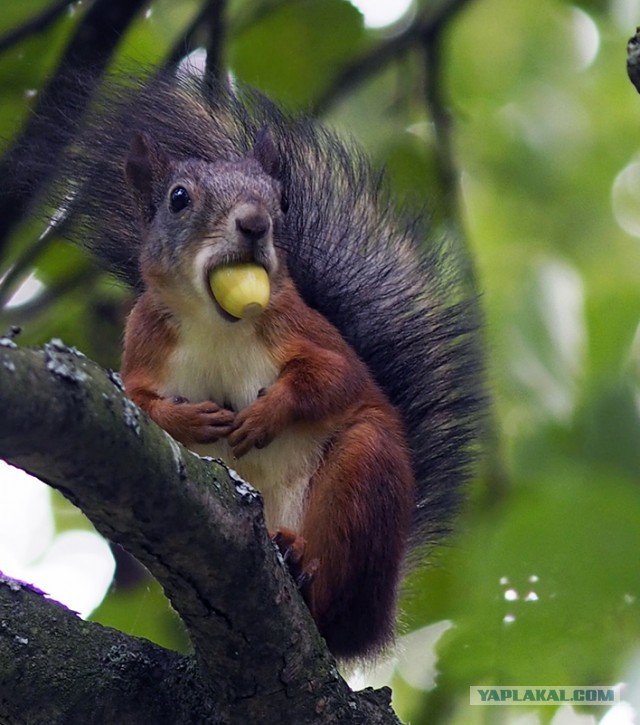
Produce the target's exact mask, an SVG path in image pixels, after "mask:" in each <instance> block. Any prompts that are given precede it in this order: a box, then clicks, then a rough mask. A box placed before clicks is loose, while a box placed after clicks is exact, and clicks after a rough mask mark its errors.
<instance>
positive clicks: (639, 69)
mask: <svg viewBox="0 0 640 725" xmlns="http://www.w3.org/2000/svg"><path fill="white" fill-rule="evenodd" d="M627 74H628V75H629V80H630V81H631V82H632V83H633V85H634V86H635V89H636V91H638V93H640V28H636V34H635V35H634V36H633V37H632V38H629V42H628V43H627Z"/></svg>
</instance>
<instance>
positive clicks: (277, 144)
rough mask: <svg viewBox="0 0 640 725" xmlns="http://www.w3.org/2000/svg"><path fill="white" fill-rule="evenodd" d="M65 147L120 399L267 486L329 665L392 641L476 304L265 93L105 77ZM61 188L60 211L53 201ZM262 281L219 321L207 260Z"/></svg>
mask: <svg viewBox="0 0 640 725" xmlns="http://www.w3.org/2000/svg"><path fill="white" fill-rule="evenodd" d="M107 88H108V90H107V91H106V93H105V96H104V97H103V98H102V100H101V101H98V102H96V104H95V109H94V112H93V113H92V114H90V115H89V117H88V118H87V119H85V127H84V130H83V131H82V132H80V130H79V129H73V130H71V131H67V132H68V133H69V134H70V138H72V139H73V143H72V144H70V151H69V154H68V158H67V160H66V162H65V163H66V165H65V168H64V171H65V173H64V174H63V176H64V177H65V178H67V179H72V180H73V183H72V192H71V194H70V193H69V188H68V186H67V187H65V189H64V190H63V192H62V193H63V194H64V196H65V199H66V205H67V206H68V207H69V208H70V209H71V210H72V211H73V212H74V213H75V218H76V227H75V234H76V235H77V236H80V237H82V238H83V239H84V240H85V244H86V245H87V246H89V247H90V248H91V250H92V251H93V252H94V253H95V254H96V255H97V256H98V257H99V258H101V259H102V260H103V262H104V263H105V264H106V266H107V267H108V268H109V269H110V270H112V271H114V272H115V273H116V274H118V275H119V276H120V277H122V278H123V279H125V280H126V281H127V282H128V283H129V284H131V285H132V286H133V287H134V289H135V290H136V291H137V292H138V295H139V296H138V298H137V301H136V302H135V305H134V307H133V309H132V311H131V313H130V315H129V318H128V321H127V324H126V331H125V338H124V351H123V361H122V371H121V373H122V378H123V382H124V384H125V389H126V392H127V394H128V395H129V396H130V397H131V398H132V400H133V401H134V402H135V403H136V404H137V405H138V406H139V407H140V408H142V409H143V410H144V411H146V412H147V413H148V414H149V416H150V417H151V418H152V419H153V420H154V421H155V422H156V423H158V424H159V425H160V426H161V427H163V428H164V429H165V430H166V431H167V432H169V433H170V434H171V435H172V436H173V437H174V438H176V439H177V440H178V441H180V442H182V443H183V444H185V445H186V446H187V447H189V448H191V449H192V450H194V451H195V452H197V453H201V454H204V455H213V456H216V457H220V458H222V459H223V460H224V461H225V462H226V463H227V464H228V465H229V466H230V467H232V468H234V469H235V470H236V471H238V473H239V474H240V475H241V476H242V477H244V478H246V480H247V481H249V483H251V484H253V485H254V486H255V487H256V488H257V489H258V490H259V491H260V492H261V494H262V497H263V501H264V511H265V520H266V524H267V527H268V529H269V532H270V535H271V536H272V537H273V539H274V542H275V543H276V544H277V546H278V547H279V548H280V550H281V551H282V552H284V553H285V558H286V559H287V560H288V564H289V565H290V568H291V570H292V573H294V575H295V576H296V578H297V581H298V584H299V587H300V590H301V592H302V594H303V596H304V598H305V600H306V602H307V604H308V605H309V608H310V611H311V613H312V615H313V617H314V619H315V621H316V623H317V626H318V629H319V631H320V633H321V634H322V635H323V637H324V638H325V639H326V641H327V644H328V646H329V648H330V650H331V651H332V652H333V653H334V655H336V656H337V657H339V658H342V659H352V658H363V657H365V658H366V657H371V656H375V655H376V654H378V653H379V652H381V651H383V650H384V649H385V648H386V647H387V646H388V645H389V644H390V643H391V642H392V640H393V636H394V629H395V620H396V602H397V595H398V587H399V583H400V580H401V577H402V575H403V573H404V572H405V571H406V569H407V562H409V561H410V560H411V559H412V555H413V554H415V552H423V551H425V550H427V551H428V550H429V549H430V547H432V546H433V545H434V544H435V543H436V542H437V541H439V540H440V538H441V536H442V535H443V534H444V533H445V532H447V531H448V530H449V528H450V524H451V519H452V516H453V514H454V513H455V511H456V510H457V507H458V503H459V501H460V498H461V490H462V488H463V485H464V483H465V481H466V479H467V478H468V476H469V470H470V463H471V461H472V460H473V457H474V453H473V449H474V446H475V444H476V442H477V437H478V431H479V419H480V417H481V416H480V415H479V411H480V410H481V407H482V402H483V395H482V390H481V383H480V375H479V371H480V367H481V366H480V363H479V359H480V354H479V345H478V336H479V333H478V327H479V326H478V321H477V315H476V313H475V300H473V299H471V300H470V299H467V298H466V297H465V296H464V295H461V294H459V293H458V287H457V286H456V280H455V270H454V269H453V268H454V260H452V258H451V257H452V252H450V250H448V249H447V248H446V247H445V246H444V245H443V244H439V243H431V244H430V245H429V246H424V245H423V236H424V237H428V233H427V232H425V231H424V230H423V229H422V228H421V226H420V224H419V223H418V222H416V221H411V220H409V221H407V220H405V219H403V217H402V215H400V214H398V213H396V212H395V211H394V210H393V206H392V204H391V201H390V199H389V196H388V195H387V194H386V192H385V187H384V182H383V178H382V176H381V175H378V174H377V173H376V172H374V171H373V170H372V169H371V166H370V164H369V162H368V161H367V159H366V157H365V155H364V153H363V152H362V151H360V150H359V148H358V147H356V146H355V144H353V143H347V142H344V141H342V140H341V139H340V138H339V137H338V136H337V135H336V134H335V133H334V132H331V131H329V130H328V129H326V128H325V127H324V126H322V125H320V124H319V123H317V122H315V121H313V120H310V119H307V118H299V117H296V116H292V115H288V114H286V113H284V112H283V111H281V110H280V109H279V108H277V107H276V106H275V105H274V104H272V103H271V102H270V101H268V100H267V99H266V98H264V97H263V96H261V95H259V94H257V93H255V92H251V91H245V92H244V95H243V96H242V97H241V95H242V94H241V92H239V91H234V92H231V91H229V90H226V89H222V88H221V89H219V91H218V93H217V94H215V96H214V97H213V99H212V98H211V97H210V94H208V93H207V94H206V95H205V91H204V89H203V86H202V84H201V83H200V81H199V80H198V79H194V78H191V79H189V78H181V79H180V78H178V79H176V78H174V77H167V76H164V75H159V76H158V75H157V76H154V77H147V78H143V79H139V80H137V81H132V80H131V79H129V80H128V81H127V83H124V84H118V83H112V84H110V85H108V86H107ZM70 197H71V201H69V199H70ZM230 262H234V263H252V264H255V265H258V266H259V267H261V268H263V269H264V270H265V271H266V274H267V276H268V280H269V287H270V294H269V298H268V302H267V303H266V306H265V308H264V310H263V311H262V312H261V314H258V315H257V316H252V317H250V318H247V319H239V318H237V317H234V316H233V315H230V314H229V313H228V312H227V311H226V310H225V309H223V308H222V307H221V306H220V304H219V303H218V301H217V299H216V297H215V295H213V294H212V292H211V285H210V282H209V275H210V273H211V272H212V271H213V270H215V269H217V268H218V267H219V266H220V265H224V264H228V263H230Z"/></svg>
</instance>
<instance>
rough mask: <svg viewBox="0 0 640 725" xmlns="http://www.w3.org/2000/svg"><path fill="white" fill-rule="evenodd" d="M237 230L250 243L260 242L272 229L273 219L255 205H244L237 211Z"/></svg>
mask: <svg viewBox="0 0 640 725" xmlns="http://www.w3.org/2000/svg"><path fill="white" fill-rule="evenodd" d="M236 229H237V230H238V231H239V232H240V233H241V234H242V235H243V236H244V237H245V238H246V239H248V240H249V241H250V242H254V243H255V242H258V241H260V240H261V239H262V238H263V237H265V236H266V235H267V233H268V232H269V230H270V229H271V217H270V216H269V214H267V212H266V211H265V210H264V209H263V208H261V207H259V206H256V205H254V204H242V206H240V207H239V208H238V209H237V211H236Z"/></svg>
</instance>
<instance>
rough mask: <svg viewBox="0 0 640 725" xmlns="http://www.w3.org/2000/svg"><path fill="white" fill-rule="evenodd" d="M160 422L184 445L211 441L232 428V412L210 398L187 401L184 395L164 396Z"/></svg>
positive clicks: (233, 415)
mask: <svg viewBox="0 0 640 725" xmlns="http://www.w3.org/2000/svg"><path fill="white" fill-rule="evenodd" d="M163 403H164V405H163V406H162V408H163V409H162V415H161V420H158V421H157V422H158V424H159V425H161V426H162V427H163V428H164V429H165V430H166V431H167V432H168V433H170V434H171V435H172V436H173V437H174V438H175V439H176V440H178V441H180V443H183V444H184V445H187V446H188V445H189V444H191V443H215V442H216V441H217V440H219V439H220V438H224V437H225V436H227V435H229V433H230V432H231V431H232V430H233V424H234V420H235V413H234V412H233V411H231V410H227V409H226V408H221V407H220V406H219V405H217V404H216V403H214V402H212V401H208V400H206V401H204V402H203V403H189V402H186V401H185V399H184V398H175V399H174V400H164V401H163Z"/></svg>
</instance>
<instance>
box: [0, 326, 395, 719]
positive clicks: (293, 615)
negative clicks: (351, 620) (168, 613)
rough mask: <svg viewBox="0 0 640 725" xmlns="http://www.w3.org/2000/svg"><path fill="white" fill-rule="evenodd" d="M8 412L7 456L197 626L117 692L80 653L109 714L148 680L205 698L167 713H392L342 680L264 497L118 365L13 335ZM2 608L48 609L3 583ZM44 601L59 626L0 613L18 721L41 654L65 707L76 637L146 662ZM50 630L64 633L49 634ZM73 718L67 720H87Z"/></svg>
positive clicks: (4, 392) (3, 380)
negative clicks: (148, 402) (183, 434)
mask: <svg viewBox="0 0 640 725" xmlns="http://www.w3.org/2000/svg"><path fill="white" fill-rule="evenodd" d="M0 406H1V407H2V410H3V411H4V415H3V416H2V417H1V418H0V456H1V457H2V458H4V459H6V460H7V461H9V462H10V463H13V464H14V465H17V466H19V467H21V468H24V469H25V470H27V471H29V472H30V473H33V474H34V475H36V476H38V477H39V478H41V479H42V480H43V481H45V482H46V483H48V484H49V485H51V486H53V487H55V488H57V489H58V490H60V491H62V493H63V494H64V495H65V496H66V497H67V498H68V499H69V500H71V501H72V502H74V503H75V504H76V505H77V506H78V507H79V508H80V509H81V510H82V511H83V512H84V513H85V514H86V515H87V516H88V517H89V518H90V519H91V520H92V522H93V523H94V525H95V526H96V528H97V529H98V530H99V531H101V532H102V533H103V534H104V535H105V536H107V537H109V538H110V539H112V540H113V541H115V542H117V543H119V544H121V545H122V546H123V547H124V548H126V549H127V550H128V551H129V552H130V553H132V554H133V555H134V556H135V557H136V558H137V559H139V560H140V561H141V562H142V563H143V564H145V566H146V567H147V568H148V569H149V570H150V571H151V573H152V574H153V575H154V576H155V577H156V578H157V579H158V580H159V581H160V583H161V584H162V586H163V587H164V589H165V592H166V593H167V595H168V597H169V599H170V600H171V602H172V604H173V606H174V608H175V609H176V611H177V612H178V614H179V615H180V616H181V617H182V619H183V621H184V623H185V625H186V627H187V629H188V631H189V634H190V637H191V642H192V644H193V649H194V654H193V656H192V657H190V658H186V659H185V658H181V657H180V656H178V655H176V654H175V653H169V652H166V651H164V650H162V649H161V648H154V647H152V646H151V645H148V647H149V649H148V650H146V649H145V650H144V651H143V653H142V654H140V657H141V658H142V662H141V664H140V670H141V673H139V674H140V679H139V680H138V674H135V676H134V675H133V674H131V673H128V674H131V677H132V678H133V680H134V681H135V682H134V683H133V685H132V683H131V682H129V687H130V689H127V688H126V687H124V685H123V687H122V691H120V690H119V689H118V687H117V683H116V684H115V685H114V684H112V683H110V681H108V680H107V681H106V682H107V684H105V688H106V691H105V692H103V691H102V690H100V689H99V688H98V684H99V682H101V680H100V677H101V673H102V669H101V667H95V666H94V667H93V669H92V668H91V667H90V666H88V665H87V661H86V657H85V652H80V655H79V661H80V668H81V669H82V671H83V672H84V675H83V676H84V677H86V678H88V679H89V680H92V679H93V677H94V676H95V677H96V678H97V679H96V681H95V682H94V684H93V688H95V689H92V687H91V685H88V686H87V691H88V693H89V694H88V695H87V696H88V697H91V693H92V692H93V693H94V695H93V697H94V699H96V698H97V699H98V702H99V703H101V702H102V699H103V698H106V699H107V700H108V701H109V703H110V705H109V706H110V707H119V708H121V710H120V711H118V712H120V713H121V714H120V715H118V718H116V719H112V720H111V721H114V722H115V721H118V722H128V721H129V720H126V719H122V718H123V717H125V715H126V714H127V713H128V712H130V708H134V706H135V702H136V701H140V702H141V703H142V702H144V700H145V698H142V699H141V698H140V694H139V692H138V688H139V687H142V688H145V693H146V694H148V693H147V689H146V688H150V689H151V690H154V689H157V688H160V689H162V688H167V687H171V688H173V689H175V690H176V692H175V697H176V699H177V700H178V701H179V702H187V703H191V705H190V706H192V707H194V708H197V710H194V711H193V717H195V719H193V720H183V719H181V717H180V716H179V715H175V718H174V719H173V720H171V722H176V723H179V722H270V723H277V722H295V723H300V724H302V723H306V722H315V721H317V718H318V716H319V715H322V721H323V722H334V721H335V722H362V723H365V722H366V723H376V722H397V720H396V719H395V716H394V715H393V713H392V712H391V710H390V708H389V705H388V694H387V692H386V691H380V692H378V693H371V692H364V693H357V694H354V693H352V692H351V691H350V690H349V688H348V687H347V685H346V683H345V682H344V681H343V680H342V678H340V676H339V675H338V673H337V670H336V668H335V663H334V661H333V658H332V657H331V656H330V655H329V653H328V652H327V650H326V648H325V647H324V644H323V642H322V640H321V638H320V636H319V635H318V633H317V630H316V629H315V626H314V624H313V622H312V620H311V618H310V615H309V612H308V610H307V608H306V606H305V605H304V603H303V602H302V599H301V598H300V596H299V595H298V593H297V592H296V590H295V586H294V584H293V581H292V579H291V577H290V576H289V575H288V572H287V571H286V570H285V568H284V566H282V564H281V563H279V562H278V560H277V558H276V554H275V550H274V548H273V545H272V544H271V542H270V541H269V539H268V537H267V534H266V531H265V529H264V525H263V519H262V506H261V502H260V498H259V495H258V494H257V493H256V492H255V491H254V490H253V489H251V488H250V487H249V486H247V485H246V484H245V483H244V482H242V481H240V480H239V479H237V478H234V476H233V475H230V474H229V473H228V472H227V469H226V468H225V467H224V466H223V465H221V464H220V463H217V462H215V461H209V460H205V459H201V458H199V457H198V456H195V455H194V454H192V453H190V452H189V451H187V450H186V449H184V448H183V447H182V446H180V445H179V444H177V443H176V442H175V441H173V439H171V438H170V437H169V436H168V435H167V434H166V433H164V432H163V431H162V430H160V429H159V428H158V427H157V426H155V425H154V424H153V423H151V422H150V421H149V420H148V419H147V418H146V416H144V415H143V414H142V413H141V412H140V411H139V410H138V409H137V408H136V407H135V406H134V405H133V404H132V403H131V402H130V401H129V400H128V399H127V398H125V397H124V396H123V394H122V391H121V390H120V388H119V387H118V385H117V379H116V378H115V376H113V374H109V373H107V372H106V371H104V370H102V369H101V368H99V367H98V366H97V365H95V364H94V363H92V362H91V361H89V360H88V359H86V358H84V356H81V355H80V354H79V353H77V352H74V351H70V350H67V349H66V348H64V346H62V345H61V344H60V343H56V342H52V343H50V344H49V345H47V346H45V348H44V349H43V350H22V349H19V348H17V347H16V346H15V344H14V343H13V342H11V341H9V340H8V339H6V338H3V339H0ZM37 602H40V604H37ZM0 606H2V607H3V609H4V608H8V610H10V613H11V612H13V613H14V614H16V613H17V612H19V611H21V608H22V607H23V606H24V607H25V608H27V607H38V606H43V607H44V606H45V604H44V603H43V602H42V600H40V599H36V600H34V599H33V597H32V595H31V593H28V592H27V593H25V591H24V590H22V589H20V590H18V591H13V590H12V588H11V587H10V586H9V587H7V585H6V584H5V585H4V586H3V587H0ZM46 607H47V613H46V614H45V613H44V610H43V612H41V614H42V616H43V617H53V619H54V620H55V621H56V622H58V621H59V622H62V624H61V625H60V627H58V625H56V626H53V625H52V626H51V627H42V626H39V625H38V624H37V622H38V621H39V620H38V618H37V617H35V615H34V617H31V616H29V617H26V616H25V617H22V615H20V616H19V618H18V619H17V620H16V619H15V617H13V616H9V615H6V616H5V614H4V613H3V616H2V618H1V619H2V621H5V620H6V621H8V622H9V629H6V628H4V629H0V706H1V708H2V709H0V720H2V722H5V720H4V719H2V717H5V718H8V721H9V722H11V723H13V722H20V720H19V717H20V712H21V707H22V703H21V698H20V696H19V695H18V694H17V691H16V690H15V688H14V687H13V684H12V680H13V678H14V677H15V676H17V671H18V670H17V669H16V668H23V670H22V671H24V672H25V673H26V674H25V675H24V676H25V677H28V673H29V672H31V666H32V665H33V666H35V665H34V662H35V661H38V662H39V663H40V664H42V665H43V666H46V661H45V660H46V658H42V657H40V656H39V655H38V652H40V651H42V652H48V651H49V650H50V649H51V648H53V650H55V651H53V650H52V654H53V656H52V660H51V661H52V664H51V672H50V673H49V679H48V680H47V678H46V676H44V675H43V676H42V678H40V677H38V678H36V679H35V680H34V681H33V682H32V683H31V687H33V688H34V692H35V691H36V690H37V689H38V683H39V682H40V683H43V684H44V683H46V685H47V688H48V689H47V692H48V694H47V698H48V699H49V700H50V701H51V702H52V703H55V707H63V704H62V703H63V702H64V698H65V697H68V694H67V693H66V688H67V687H68V682H67V681H66V680H65V679H64V678H62V677H61V681H60V683H59V686H57V685H56V684H55V683H56V680H55V678H54V677H53V673H55V672H57V671H58V669H57V665H56V661H57V660H58V658H64V657H67V658H71V659H73V657H74V656H75V655H74V652H75V651H76V648H77V647H78V641H79V640H80V641H82V643H83V644H82V646H80V650H83V648H84V647H85V646H86V647H87V648H91V650H92V652H93V654H91V655H87V656H88V657H90V658H93V659H91V662H95V657H98V658H99V661H100V662H102V661H103V660H105V658H106V661H108V658H109V655H108V653H109V652H110V651H113V647H114V646H116V645H115V644H114V643H120V644H122V648H123V650H122V657H123V658H124V661H125V662H126V663H131V662H135V661H137V660H136V657H137V654H136V653H139V652H140V651H141V650H140V648H141V647H142V645H141V644H140V642H139V641H138V640H135V639H133V638H127V637H125V636H124V635H121V634H114V633H108V634H105V631H104V629H103V628H101V627H99V626H98V625H92V624H87V623H82V622H79V620H76V619H75V618H73V617H71V615H70V614H69V613H68V612H58V611H56V612H55V613H52V612H51V607H54V605H52V604H46ZM54 608H55V609H56V610H58V609H59V608H58V607H54ZM70 617H71V620H70V619H69V618H70ZM30 622H32V623H36V624H34V625H33V626H30V625H29V623H30ZM70 622H75V624H70ZM43 629H44V630H48V631H49V630H50V631H55V632H58V634H59V635H60V636H58V637H56V638H55V642H51V641H47V642H45V641H43V640H42V639H41V636H42V631H43ZM16 637H19V638H22V640H24V639H26V640H28V641H29V642H30V643H31V644H32V645H33V647H29V646H27V645H24V646H23V644H22V643H21V641H19V640H17V639H16ZM47 637H49V635H47ZM67 638H70V639H67ZM109 638H111V639H109ZM119 638H121V639H119ZM85 643H86V644H85ZM18 645H20V646H18ZM144 647H147V645H144ZM98 652H100V653H101V654H100V655H99V656H98V654H95V653H98ZM8 653H10V654H8ZM32 654H33V657H35V660H32ZM100 658H102V659H100ZM82 663H84V665H83V664H82ZM83 668H84V669H83ZM134 670H135V667H134ZM127 677H128V675H127ZM167 683H169V684H167ZM114 693H117V697H115V695H114ZM112 697H113V703H112V702H111V699H112ZM34 698H35V695H34ZM94 704H95V703H94ZM103 704H104V703H103ZM74 706H75V705H74ZM96 706H98V705H96ZM100 706H102V705H100ZM52 707H53V705H52ZM145 707H146V706H145V705H144V704H142V705H141V708H142V709H141V710H138V711H137V714H138V716H141V713H144V712H145ZM52 712H53V716H52V715H51V713H45V714H46V715H47V716H48V717H49V719H47V720H46V721H47V722H56V721H57V720H56V717H57V715H56V712H57V711H55V710H52ZM73 712H74V711H73V710H69V711H68V713H67V716H68V717H70V718H71V719H67V720H64V722H80V721H81V720H74V719H73ZM196 712H197V716H196V714H195V713H196ZM2 713H4V715H2ZM147 714H148V712H147ZM14 716H15V718H16V719H12V718H14ZM127 716H128V715H127ZM190 717H191V715H190ZM62 719H63V718H62V716H60V721H62ZM37 721H38V720H37V719H31V720H29V722H37ZM43 721H44V720H43ZM130 721H131V722H133V721H134V720H130ZM141 721H142V720H141ZM154 722H163V721H162V720H157V721H156V720H154ZM167 722H168V720H167Z"/></svg>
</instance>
